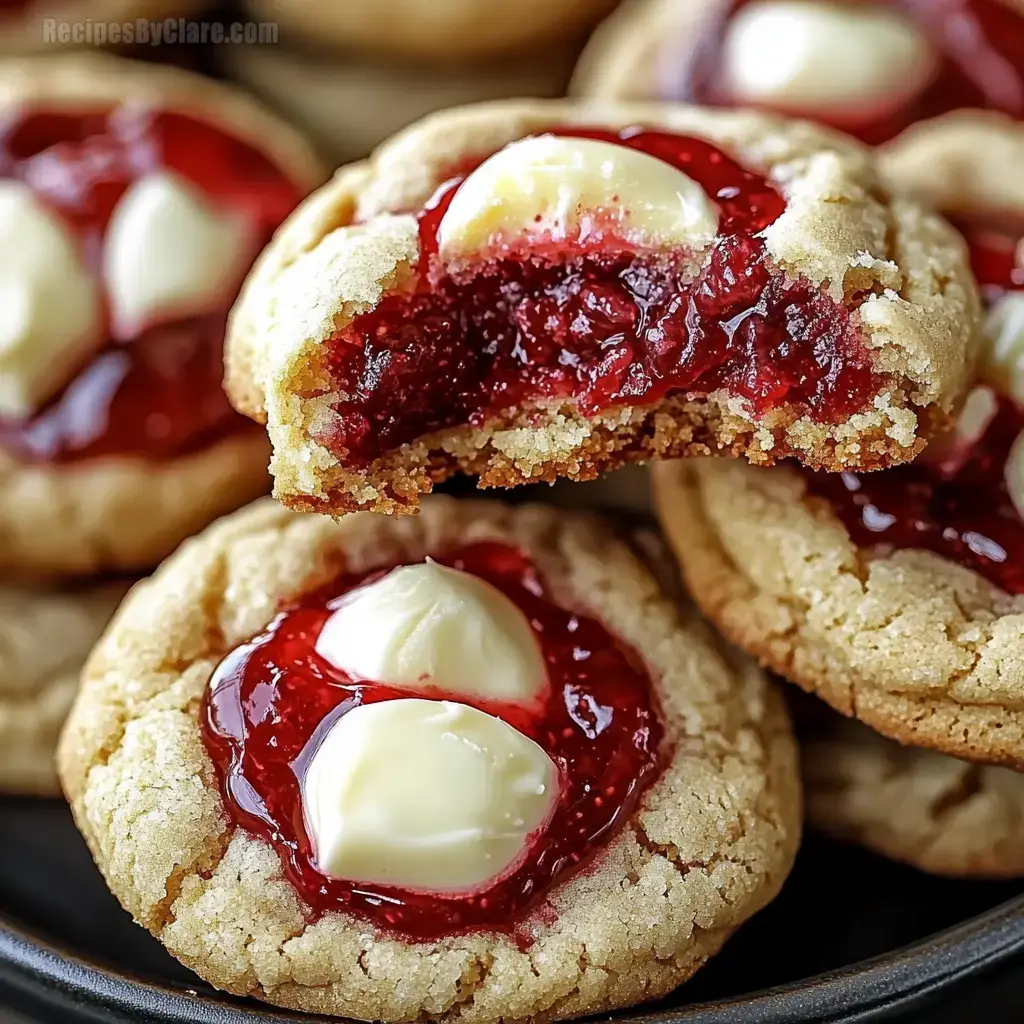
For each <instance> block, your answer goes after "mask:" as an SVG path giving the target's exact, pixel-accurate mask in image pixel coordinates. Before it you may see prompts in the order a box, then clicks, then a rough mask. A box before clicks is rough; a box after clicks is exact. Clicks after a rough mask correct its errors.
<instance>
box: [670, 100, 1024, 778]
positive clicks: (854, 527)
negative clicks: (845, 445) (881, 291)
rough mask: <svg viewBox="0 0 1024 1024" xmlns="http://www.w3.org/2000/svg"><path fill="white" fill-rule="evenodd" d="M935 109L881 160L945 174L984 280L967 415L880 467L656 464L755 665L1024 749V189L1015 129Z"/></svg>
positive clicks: (882, 727)
mask: <svg viewBox="0 0 1024 1024" xmlns="http://www.w3.org/2000/svg"><path fill="white" fill-rule="evenodd" d="M944 123H946V124H947V125H948V129H946V130H944V135H945V142H946V150H945V151H946V152H947V154H948V155H947V157H946V159H945V160H944V159H942V158H941V157H940V149H939V148H938V147H937V146H936V140H937V138H938V133H939V131H940V128H939V125H936V126H934V127H925V126H922V129H921V132H920V134H918V133H916V132H915V133H911V134H908V136H907V137H906V143H905V145H906V147H907V148H906V149H904V148H903V144H901V145H900V146H899V147H894V148H893V149H892V150H891V151H890V153H889V155H888V156H887V157H886V166H887V168H888V169H889V170H890V173H891V174H892V175H893V177H894V178H895V176H896V174H897V172H898V170H899V169H900V168H901V167H905V168H907V172H906V173H902V174H901V175H900V181H901V182H902V183H903V184H904V185H905V186H906V187H908V188H914V187H915V186H917V185H919V184H920V185H921V186H922V190H924V191H929V190H931V189H932V188H933V186H932V185H931V184H930V183H931V182H932V181H933V180H936V181H948V182H950V190H951V191H950V195H949V198H948V201H947V199H946V198H945V197H944V196H940V195H935V196H934V198H937V199H939V200H940V201H943V202H944V203H945V204H946V205H947V206H948V208H949V209H950V212H951V214H953V215H955V217H956V218H957V222H958V223H959V224H960V226H961V227H962V229H963V230H964V232H965V234H966V236H967V238H968V241H969V243H970V248H971V252H972V257H973V263H974V266H975V270H976V273H977V275H978V279H979V281H980V282H981V284H982V288H983V292H984V294H985V296H986V299H987V305H988V309H989V312H988V320H987V324H986V331H985V333H986V336H987V342H986V345H985V347H984V353H983V360H982V377H983V381H984V383H983V384H982V385H981V386H980V387H978V388H976V389H975V390H974V391H973V392H972V393H971V395H970V396H969V398H968V400H967V402H966V404H965V406H964V410H963V413H962V415H961V417H960V419H959V421H958V424H957V429H956V430H955V431H953V432H952V433H951V434H950V435H949V436H948V437H946V438H944V439H943V440H942V441H940V442H937V443H936V445H935V446H934V447H933V448H931V449H929V450H928V451H927V452H926V453H925V454H924V456H923V457H922V458H921V459H920V460H918V462H916V463H915V464H914V465H912V466H904V467H899V468H897V469H894V470H887V471H885V472H883V473H874V474H858V473H853V472H847V473H844V474H842V475H831V474H820V473H819V474H810V473H803V472H801V471H799V470H797V469H794V468H781V467H780V468H777V469H774V470H765V469H758V468H754V467H748V466H745V465H740V464H731V465H730V464H726V463H723V462H720V461H708V462H706V463H703V464H701V465H698V466H694V467H692V468H686V467H683V466H681V465H673V466H665V467H659V468H658V471H657V473H656V474H655V483H656V498H657V502H658V504H659V507H660V516H661V520H662V523H663V524H664V526H665V529H666V530H667V532H668V533H669V536H670V537H671V538H672V541H673V546H674V548H675V551H676V554H677V555H678V557H679V559H680V561H681V563H682V565H683V568H684V571H685V573H686V576H687V579H688V582H689V585H690V588H691V590H692V592H693V594H694V596H695V597H696V599H697V601H698V603H699V604H700V605H701V606H702V607H703V608H704V610H705V611H706V612H707V613H708V614H709V615H710V617H711V618H712V619H713V620H714V621H715V622H716V623H717V624H718V625H719V626H720V627H721V628H722V629H723V631H724V632H725V633H726V635H728V636H729V637H731V638H732V639H733V640H734V641H735V642H736V643H738V644H740V645H741V646H742V647H745V648H746V649H747V650H748V651H750V652H751V653H754V654H756V655H757V657H758V658H760V659H761V661H762V662H763V663H764V664H766V665H769V666H771V667H772V668H774V669H775V670H776V671H778V672H779V673H780V674H781V675H784V676H786V677H787V678H789V679H791V680H793V681H794V682H796V683H799V684H800V686H802V687H803V688H804V689H807V690H810V691H813V692H815V693H817V694H818V695H819V696H820V697H823V698H824V699H825V700H826V701H827V702H828V703H830V704H831V705H832V706H833V707H835V708H837V709H838V710H840V711H842V712H843V713H845V714H847V715H854V716H856V717H857V718H859V719H861V720H862V721H864V722H866V723H868V724H869V725H871V726H873V727H874V728H875V729H877V730H878V731H879V732H881V733H883V734H884V735H886V736H889V737H891V738H893V739H897V740H900V741H901V742H904V743H909V744H912V745H915V746H925V747H933V748H935V749H936V750H940V751H943V752H945V753H948V754H953V755H955V756H959V757H964V758H968V759H971V760H978V761H985V762H993V763H998V764H1005V765H1010V766H1014V767H1017V768H1022V767H1024V710H1022V709H1024V639H1022V626H1024V617H1022V616H1024V596H1022V595H1024V524H1022V522H1021V510H1022V509H1024V466H1022V460H1024V442H1021V441H1020V437H1021V433H1022V431H1024V411H1022V407H1021V402H1022V400H1024V386H1022V383H1021V380H1022V375H1021V369H1020V367H1021V365H1022V364H1024V358H1022V355H1021V353H1022V351H1024V315H1022V309H1024V306H1022V302H1024V292H1022V291H1021V286H1022V284H1024V273H1022V271H1021V263H1020V259H1019V255H1018V254H1019V252H1020V250H1021V245H1020V238H1019V236H1018V235H1017V234H1016V233H1015V232H1016V228H1015V225H1016V224H1019V223H1020V215H1021V214H1024V203H1022V202H1021V201H1020V200H1017V205H1014V200H1013V186H1007V188H1006V189H998V188H994V187H993V186H994V183H995V181H996V180H997V179H998V173H997V171H996V170H995V169H994V168H993V161H998V160H1002V159H1004V158H1007V157H1011V159H1008V161H1007V163H1005V164H1004V165H1003V167H1004V170H1005V173H1006V175H1007V176H1008V180H1012V178H1013V175H1014V174H1015V173H1016V172H1015V170H1013V168H1015V167H1016V161H1015V159H1012V157H1013V154H1015V153H1016V152H1018V151H1019V150H1020V147H1021V140H1022V139H1024V133H1022V130H1021V128H1020V126H1019V125H1016V124H1014V123H1012V122H1009V121H1008V120H1004V119H1000V118H997V117H985V118H982V119H981V120H980V121H973V120H972V121H967V120H966V119H964V118H960V117H956V118H951V119H950V120H949V121H948V122H944ZM965 127H966V130H964V129H965ZM917 138H920V139H922V140H924V144H925V145H926V146H927V151H928V157H927V159H922V160H920V161H917V160H915V158H914V155H913V154H914V149H916V147H917V146H918V143H917V142H916V141H915V139H917ZM983 138H986V139H988V141H989V142H990V143H991V145H989V146H986V145H983V144H982V142H981V140H982V139H983ZM911 147H914V149H912V148H911ZM954 154H955V156H954ZM958 163H959V167H958ZM914 166H916V167H918V168H920V170H921V172H922V173H921V175H920V177H916V176H914V175H913V174H911V173H909V169H910V168H911V167H914ZM968 167H970V168H971V170H968ZM974 182H976V183H977V185H978V188H977V190H976V191H974V190H972V183H974ZM926 183H927V184H926ZM1014 214H1015V216H1014ZM1003 225H1006V227H1004V226H1003ZM1008 232H1009V233H1008Z"/></svg>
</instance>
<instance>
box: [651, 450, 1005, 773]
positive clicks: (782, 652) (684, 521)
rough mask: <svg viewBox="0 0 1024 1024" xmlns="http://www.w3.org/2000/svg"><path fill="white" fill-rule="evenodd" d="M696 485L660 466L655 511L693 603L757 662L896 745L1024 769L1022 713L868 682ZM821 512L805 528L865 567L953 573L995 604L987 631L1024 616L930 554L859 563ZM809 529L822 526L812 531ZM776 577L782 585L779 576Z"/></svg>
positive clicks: (835, 523) (671, 466)
mask: <svg viewBox="0 0 1024 1024" xmlns="http://www.w3.org/2000/svg"><path fill="white" fill-rule="evenodd" d="M732 465H735V466H736V467H737V469H739V470H740V471H744V472H750V473H771V474H772V475H773V476H776V475H779V474H785V475H786V477H787V478H789V479H792V476H793V474H792V471H791V470H788V469H785V468H775V469H771V470H764V469H759V468H757V467H746V466H742V465H741V464H739V463H733V464H732ZM717 468H718V467H716V466H714V465H711V464H710V461H709V462H708V464H706V465H705V466H704V467H702V470H701V471H702V472H703V471H708V472H715V471H716V470H717ZM698 481H699V477H698V476H697V472H696V467H693V468H692V469H691V468H690V467H687V466H685V465H683V464H680V463H666V464H663V465H660V466H655V467H654V471H653V486H654V504H655V509H656V512H657V516H658V519H659V521H660V523H661V525H662V529H663V530H664V532H665V535H666V537H667V538H668V541H669V544H670V546H671V547H672V550H673V552H674V553H675V556H676V559H677V560H678V562H679V565H680V568H681V569H682V572H683V575H684V577H685V579H686V582H687V586H688V588H689V591H690V593H691V594H692V595H693V598H694V600H695V601H696V602H697V604H698V605H699V606H700V608H701V610H702V611H703V612H704V613H705V614H706V615H707V616H708V618H709V619H711V621H712V622H713V623H714V624H715V625H716V626H717V627H718V628H719V629H720V630H721V631H722V633H723V634H724V635H725V636H726V637H727V638H728V639H729V640H730V641H731V642H732V643H735V644H736V645H737V646H739V647H740V648H741V649H743V650H745V651H747V652H748V653H749V654H750V655H751V656H753V657H755V658H757V660H758V661H759V662H760V663H761V665H762V666H764V667H765V668H768V669H770V670H771V671H773V672H775V673H777V674H778V675H780V676H782V677H783V678H785V679H787V680H788V681H789V682H792V683H795V684H796V685H797V686H799V687H800V688H801V689H803V690H806V691H807V692H808V693H813V694H815V695H817V696H818V697H820V698H821V699H822V700H824V701H825V702H826V703H827V704H829V705H831V706H832V707H833V708H834V709H835V710H836V711H839V712H841V713H842V714H844V715H846V716H848V717H853V718H857V719H859V720H860V721H861V722H864V723H865V724H867V725H870V726H871V727H872V728H873V729H875V730H876V731H877V732H879V733H881V734H882V735H883V736H885V737H887V738H889V739H891V740H895V741H896V742H898V743H903V744H906V745H909V746H916V747H924V748H927V749H931V750H935V751H938V752H939V753H943V754H948V755H951V756H953V757H959V758H961V759H963V760H967V761H976V762H979V763H982V764H993V765H1003V766H1005V767H1009V768H1015V769H1017V770H1024V710H1017V709H1014V708H1005V707H1003V706H1001V705H999V704H998V703H996V702H995V701H992V702H989V703H981V702H980V701H976V702H974V703H970V702H967V701H957V700H955V699H953V698H951V697H950V696H949V694H948V692H947V693H942V692H931V693H929V694H927V695H914V694H911V693H900V692H894V691H891V690H887V689H885V688H884V687H883V686H882V685H881V683H880V681H879V680H878V679H872V678H871V677H870V676H866V675H865V674H864V672H862V671H859V670H858V668H857V667H856V666H855V665H854V664H852V663H851V660H850V658H849V656H848V654H847V648H848V646H849V645H848V644H842V643H836V642H832V641H830V640H829V638H828V637H822V636H820V635H818V634H817V633H815V632H814V631H813V630H812V629H811V628H810V627H809V625H808V621H807V614H806V612H807V606H806V604H805V602H804V601H803V600H802V599H801V598H800V597H799V596H798V594H797V593H796V592H795V591H793V590H792V589H788V590H784V592H782V593H779V594H772V593H769V592H767V591H765V590H764V589H762V588H759V587H758V586H757V585H756V584H755V583H754V582H753V581H752V580H751V579H750V578H749V577H748V576H747V575H746V574H745V573H744V572H743V570H742V569H741V568H740V567H739V566H738V565H737V564H736V562H735V561H734V560H733V558H732V557H731V556H730V555H729V553H728V552H727V550H726V548H725V546H724V543H723V541H722V540H721V538H720V537H719V535H718V533H717V531H716V527H715V525H714V523H713V521H712V516H711V514H710V513H709V512H708V510H707V508H706V505H705V504H704V502H703V501H702V497H701V488H700V484H699V482H698ZM794 486H795V485H794ZM767 500H768V501H775V503H776V504H777V505H780V504H782V503H783V502H786V501H789V502H791V501H794V500H796V501H799V502H800V504H801V507H804V503H803V502H802V499H801V498H800V497H799V496H797V497H794V495H792V494H790V495H788V496H787V497H786V498H785V499H781V498H780V499H779V500H778V501H776V500H775V499H774V498H772V497H771V496H769V497H768V498H767ZM821 506H822V503H819V502H815V504H814V510H813V512H808V518H807V519H806V523H807V525H808V529H812V528H813V529H815V530H821V531H823V532H824V531H827V533H828V534H829V535H830V537H831V538H832V539H833V540H834V539H835V538H836V537H842V538H844V541H843V546H844V555H845V556H846V557H847V558H849V559H852V560H853V561H854V562H855V563H857V565H858V567H859V569H858V571H861V570H863V568H864V566H866V567H867V568H869V569H870V568H871V567H876V569H877V567H882V568H883V569H889V570H892V571H893V572H894V573H896V574H898V573H899V572H900V571H901V569H902V568H903V560H904V559H905V557H906V555H908V554H909V555H910V556H912V561H913V564H914V567H915V569H916V571H917V572H919V573H920V572H924V573H927V572H928V571H929V569H930V568H931V569H936V568H939V567H944V568H945V569H946V570H947V572H948V570H949V569H950V568H952V569H953V570H954V575H955V577H956V581H955V583H954V584H953V585H954V586H955V585H956V583H959V584H960V586H962V587H964V588H965V589H968V590H972V591H973V592H975V596H976V599H977V600H978V601H981V602H985V601H986V600H988V601H990V602H991V604H992V614H991V617H990V620H989V622H988V624H989V626H990V627H994V626H996V625H998V623H999V621H1000V620H1001V619H1004V618H1005V621H1006V625H1007V626H1008V627H1011V628H1012V622H1011V619H1016V618H1018V617H1019V615H1020V614H1024V602H1016V604H1017V605H1019V608H1017V609H1015V602H1014V601H1013V599H1012V598H1009V597H1008V596H1007V595H1005V594H1002V592H1001V591H999V590H998V589H997V588H995V587H993V586H992V585H991V584H989V583H987V581H985V580H983V579H982V578H981V577H979V576H977V575H976V574H975V573H973V572H971V571H970V570H967V569H963V568H962V567H960V566H953V565H952V564H951V563H947V562H946V561H945V560H944V559H942V558H940V557H938V556H935V555H932V554H931V553H930V552H924V551H921V552H918V551H911V552H897V553H896V554H895V555H890V556H881V557H877V556H876V557H871V558H870V559H869V560H868V561H867V562H866V563H862V562H861V559H862V558H863V557H864V555H865V554H866V553H865V552H861V550H860V549H859V548H857V547H856V545H854V544H853V543H852V541H850V539H849V535H848V534H847V533H846V531H845V529H844V528H843V526H842V524H841V523H840V522H839V520H838V519H836V517H835V516H834V515H832V514H831V513H830V512H828V511H826V510H824V508H823V507H821ZM812 523H815V524H818V525H816V526H814V527H812V526H811V524H812ZM817 539H819V540H820V536H819V537H818V538H817ZM817 547H819V548H820V547H821V545H817ZM829 547H830V548H831V547H832V545H831V544H830V545H829ZM846 575H850V573H849V572H847V573H846ZM854 575H855V574H854ZM869 578H870V577H869ZM778 579H779V582H780V584H782V585H783V586H785V580H784V577H783V574H782V573H781V572H780V573H779V576H778ZM979 595H980V596H979ZM833 596H834V595H833ZM983 656H984V650H982V652H981V653H980V654H978V655H977V659H978V661H977V662H976V664H979V663H981V660H982V658H983ZM955 682H956V681H955V680H942V681H940V682H939V685H938V687H937V688H936V689H937V690H938V691H941V689H942V687H943V686H945V687H947V688H948V687H949V686H952V685H954V683H955ZM993 740H995V742H993Z"/></svg>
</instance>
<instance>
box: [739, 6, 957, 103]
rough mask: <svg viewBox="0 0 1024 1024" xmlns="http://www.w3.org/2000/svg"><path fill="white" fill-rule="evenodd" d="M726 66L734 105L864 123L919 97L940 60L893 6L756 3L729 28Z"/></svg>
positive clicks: (910, 23)
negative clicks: (751, 105) (753, 106)
mask: <svg viewBox="0 0 1024 1024" xmlns="http://www.w3.org/2000/svg"><path fill="white" fill-rule="evenodd" d="M722 66H723V72H722V73H723V76H724V83H725V87H726V89H727V90H728V92H729V95H730V97H731V99H732V100H733V101H734V102H736V103H739V104H742V103H749V104H753V105H760V106H771V107H777V108H779V109H782V110H787V111H790V112H792V113H798V114H807V115H817V116H824V117H828V116H830V115H831V116H832V117H836V116H838V117H839V118H841V119H844V120H845V119H846V118H847V117H848V118H849V119H851V120H856V121H860V120H867V119H869V118H871V117H880V116H884V115H885V114H886V113H888V112H891V111H894V110H896V109H897V108H898V107H899V106H901V105H902V104H903V103H905V102H906V101H907V100H908V99H910V98H911V97H913V96H914V95H916V94H917V93H918V92H919V91H920V90H921V89H923V88H924V87H925V86H926V85H927V84H928V81H929V79H930V78H931V77H932V75H933V74H934V73H935V71H936V68H937V66H938V60H937V58H936V56H935V54H934V52H933V50H932V48H931V46H930V45H929V43H928V40H927V39H926V38H925V37H924V35H922V34H921V32H919V31H918V29H917V27H916V26H915V25H914V23H913V22H912V21H911V20H910V19H909V18H908V17H906V16H905V15H903V14H902V13H900V12H899V11H897V10H894V9H893V8H892V7H890V6H886V5H883V4H874V3H829V2H822V0H753V2H752V3H749V4H747V5H746V6H744V7H742V8H740V10H739V11H737V12H736V15H735V17H733V19H732V20H731V21H730V23H729V26H728V29H727V30H726V35H725V39H724V42H723V51H722Z"/></svg>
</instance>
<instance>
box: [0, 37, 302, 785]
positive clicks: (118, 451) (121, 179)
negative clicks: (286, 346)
mask: <svg viewBox="0 0 1024 1024" xmlns="http://www.w3.org/2000/svg"><path fill="white" fill-rule="evenodd" d="M0 106H2V108H3V110H4V111H5V118H6V122H5V123H6V124H7V125H8V128H7V130H6V132H5V135H4V139H3V142H2V144H0V148H2V151H3V156H2V164H3V171H2V175H3V177H2V181H0V207H2V210H0V231H2V232H3V235H4V252H5V257H4V259H5V270H4V275H5V276H4V281H5V287H7V289H8V292H7V293H6V295H7V298H6V302H5V305H4V310H5V312H4V329H5V335H4V340H3V345H2V351H0V478H2V480H3V494H4V497H3V501H2V503H0V572H2V573H3V576H4V580H5V582H4V585H3V589H2V591H0V601H2V603H3V606H4V620H3V623H4V624H3V642H2V644H0V647H2V652H0V662H2V666H3V671H2V672H0V786H2V788H3V789H4V790H6V791H8V792H14V793H38V794H49V793H54V792H56V791H57V789H58V783H57V779H56V774H55V770H54V767H53V754H54V749H55V745H56V738H57V733H58V730H59V729H60V726H61V724H62V722H63V719H64V716H65V714H66V713H67V710H68V707H69V706H70V703H71V700H72V697H73V694H74V691H75V687H76V680H77V676H78V674H79V671H80V669H81V665H82V663H83V662H84V660H85V657H86V655H87V654H88V652H89V649H90V648H91V647H92V646H93V644H94V643H95V642H96V640H97V639H98V638H99V636H100V633H101V632H102V630H103V628H104V627H105V625H106V623H107V621H108V619H109V617H110V615H111V614H112V613H113V611H114V609H115V608H116V606H117V604H118V602H119V601H120V599H121V598H122V596H123V595H124V593H125V591H126V590H127V589H128V586H129V585H130V583H131V582H132V580H133V579H134V578H135V577H136V576H138V575H139V574H140V573H142V572H144V571H148V570H149V569H151V568H152V567H153V566H154V565H156V564H157V563H158V562H159V561H160V560H161V559H162V558H163V557H164V556H166V555H167V554H169V553H170V552H171V551H173V550H174V548H175V547H176V546H177V544H178V543H179V542H180V541H181V540H182V539H183V538H184V537H187V536H188V535H189V534H191V533H193V532H195V531H196V530H199V529H202V527H204V526H205V525H206V524H207V523H209V522H210V521H211V520H213V519H215V518H216V517H217V516H219V515H221V514H223V513H225V512H228V511H231V510H232V509H234V508H237V507H238V506H239V505H241V504H243V503H245V502H247V501H250V500H252V499H253V498H254V497H256V496H258V495H259V494H261V493H262V492H263V490H264V488H265V486H266V471H265V465H266V458H267V454H266V442H265V440H264V439H263V438H262V437H261V436H260V434H259V432H258V431H254V430H253V429H252V428H251V426H249V425H248V424H247V422H246V421H245V420H244V419H242V418H241V417H239V416H238V415H237V414H236V413H235V412H234V411H233V410H232V409H231V407H230V405H229V404H228V403H227V401H226V399H225V398H224V397H223V394H222V392H221V388H220V377H221V361H222V354H221V353H222V348H223V338H224V326H225V323H226V317H227V312H228V309H229V307H230V305H231V302H232V299H233V298H234V296H235V294H236V293H237V290H238V286H239V284H240V281H241V278H242V276H243V275H244V273H245V271H246V269H247V267H248V265H249V263H250V262H251V260H252V258H253V255H254V254H255V253H256V252H258V251H259V249H260V248H261V247H262V246H263V245H264V244H265V243H266V242H267V241H268V240H269V238H270V236H271V234H272V233H273V230H274V229H275V228H276V227H277V225H278V223H279V222H280V221H281V220H282V219H283V218H284V216H285V215H286V214H287V213H288V211H289V210H290V208H291V207H292V206H293V205H294V204H295V203H296V202H297V201H298V199H299V198H300V197H301V196H302V195H303V194H304V193H305V192H306V191H307V190H308V189H309V188H311V187H312V186H313V185H314V184H315V183H316V182H317V180H318V178H319V170H318V166H317V164H316V162H315V161H314V160H313V158H312V156H311V155H310V153H309V151H308V150H307V148H306V147H305V145H304V144H303V143H302V142H301V141H300V140H298V139H297V138H296V137H295V136H294V135H293V133H292V132H291V131H290V129H288V128H286V127H284V126H281V125H280V124H279V123H278V122H277V121H275V120H274V119H273V118H271V117H270V116H269V115H267V114H265V113H264V112H262V111H261V110H260V109H259V108H257V107H255V106H254V105H253V104H252V103H251V102H250V101H249V100H248V99H246V98H245V97H242V96H239V95H237V94H235V93H233V92H231V91H229V90H227V89H225V88H222V87H220V86H217V85H215V84H213V83H210V82H207V81H206V80H204V79H200V78H198V77H193V76H190V75H187V74H185V73H182V72H176V71H171V70H166V69H161V70H155V69H150V68H146V69H142V68H141V67H140V65H137V64H133V63H130V62H125V61H117V60H115V59H114V58H106V59H103V58H99V57H93V58H85V57H83V58H68V59H67V60H64V59H58V60H45V61H44V60H39V61H33V62H28V61H25V62H22V61H9V62H7V63H6V64H3V65H2V66H0Z"/></svg>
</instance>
